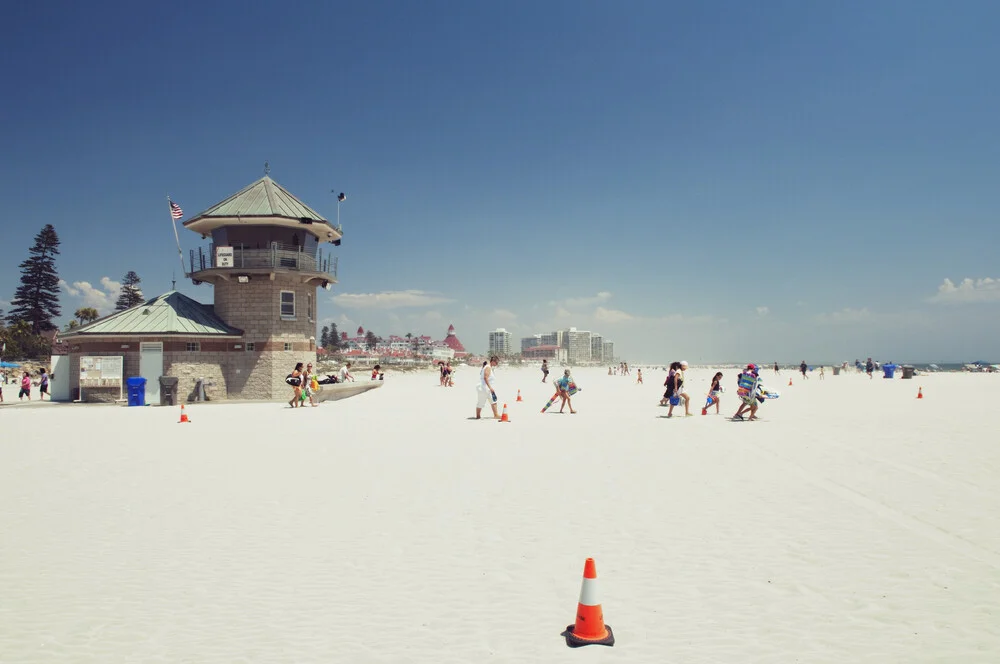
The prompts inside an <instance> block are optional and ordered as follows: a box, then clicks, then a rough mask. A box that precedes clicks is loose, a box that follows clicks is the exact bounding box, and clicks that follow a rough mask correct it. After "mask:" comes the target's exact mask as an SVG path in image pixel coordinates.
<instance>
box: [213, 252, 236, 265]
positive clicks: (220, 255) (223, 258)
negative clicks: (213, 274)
mask: <svg viewBox="0 0 1000 664" xmlns="http://www.w3.org/2000/svg"><path fill="white" fill-rule="evenodd" d="M215 267H233V248H232V247H216V248H215Z"/></svg>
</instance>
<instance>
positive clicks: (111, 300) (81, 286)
mask: <svg viewBox="0 0 1000 664" xmlns="http://www.w3.org/2000/svg"><path fill="white" fill-rule="evenodd" d="M100 283H101V288H97V287H95V286H94V285H93V284H91V283H90V282H89V281H74V282H73V283H72V285H71V284H69V283H68V282H67V281H66V280H65V279H60V280H59V286H60V287H62V290H63V292H65V293H66V294H67V295H69V296H70V297H73V298H74V299H76V300H78V307H93V308H94V309H97V313H99V314H101V315H102V316H103V315H106V314H109V313H111V311H112V310H113V309H114V308H115V300H116V299H117V298H118V292H119V290H121V284H120V283H119V282H117V281H113V280H111V279H110V278H108V277H101V280H100Z"/></svg>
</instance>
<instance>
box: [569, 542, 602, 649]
mask: <svg viewBox="0 0 1000 664" xmlns="http://www.w3.org/2000/svg"><path fill="white" fill-rule="evenodd" d="M561 636H565V637H566V645H568V646H569V647H570V648H579V647H580V646H589V645H599V646H613V645H615V635H614V634H612V633H611V627H610V626H609V625H605V624H604V612H603V611H602V610H601V604H600V602H598V600H597V566H596V565H594V559H593V558H587V562H585V563H584V565H583V586H582V587H581V588H580V602H579V603H578V604H577V605H576V623H575V624H573V625H567V626H566V631H565V632H563V633H562V635H561Z"/></svg>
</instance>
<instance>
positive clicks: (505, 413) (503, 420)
mask: <svg viewBox="0 0 1000 664" xmlns="http://www.w3.org/2000/svg"><path fill="white" fill-rule="evenodd" d="M500 421H501V422H510V418H509V417H507V404H504V405H503V415H501V416H500Z"/></svg>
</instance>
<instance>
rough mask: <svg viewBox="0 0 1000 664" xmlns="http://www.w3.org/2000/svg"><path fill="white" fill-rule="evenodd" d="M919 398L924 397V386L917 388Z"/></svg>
mask: <svg viewBox="0 0 1000 664" xmlns="http://www.w3.org/2000/svg"><path fill="white" fill-rule="evenodd" d="M917 398H918V399H923V398H924V388H923V387H918V388H917Z"/></svg>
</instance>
